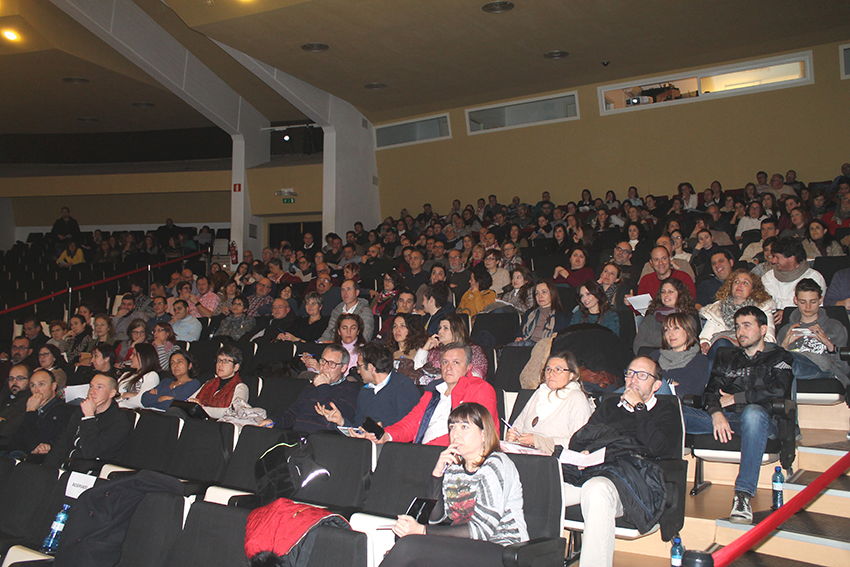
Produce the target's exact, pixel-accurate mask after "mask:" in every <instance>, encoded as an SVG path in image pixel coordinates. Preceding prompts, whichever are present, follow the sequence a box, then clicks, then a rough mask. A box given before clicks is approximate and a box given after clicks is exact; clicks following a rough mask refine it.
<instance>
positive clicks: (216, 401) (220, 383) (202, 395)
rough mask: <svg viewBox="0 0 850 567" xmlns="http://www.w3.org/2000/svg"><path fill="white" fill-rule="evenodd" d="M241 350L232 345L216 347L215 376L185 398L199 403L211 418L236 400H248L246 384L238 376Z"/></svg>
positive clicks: (219, 415) (217, 415) (222, 413)
mask: <svg viewBox="0 0 850 567" xmlns="http://www.w3.org/2000/svg"><path fill="white" fill-rule="evenodd" d="M241 367H242V351H241V350H239V349H238V348H237V347H235V346H233V345H224V346H222V347H221V348H220V349H218V353H217V354H216V359H215V378H213V379H212V380H207V381H206V382H205V383H204V385H203V386H201V387H200V389H198V390H197V391H195V393H194V394H192V395H191V396H189V398H188V399H187V400H186V401H188V402H193V403H196V404H199V405H201V406H202V407H203V408H204V411H205V412H207V415H209V416H210V417H211V418H213V419H219V418H220V417H222V416H223V415H224V412H225V411H227V408H229V407H230V405H231V404H232V403H233V402H234V401H236V400H242V401H243V402H246V403H247V402H248V394H249V392H248V386H246V385H245V384H244V383H243V382H242V379H241V378H240V377H239V370H240V368H241Z"/></svg>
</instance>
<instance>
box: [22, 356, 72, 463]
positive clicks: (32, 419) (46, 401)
mask: <svg viewBox="0 0 850 567" xmlns="http://www.w3.org/2000/svg"><path fill="white" fill-rule="evenodd" d="M30 391H31V392H32V394H31V395H30V397H29V399H28V400H27V412H26V414H25V415H24V420H23V422H22V423H21V426H20V427H19V428H18V431H17V433H15V435H14V437H12V440H11V441H10V442H9V446H8V447H7V448H6V449H7V450H8V451H9V454H10V455H9V456H11V457H15V458H18V457H20V456H23V455H26V454H29V453H32V454H34V455H46V454H47V453H49V452H50V447H51V446H52V445H53V444H54V443H56V440H57V439H59V436H60V435H61V434H62V432H63V431H65V426H66V425H67V423H68V418H70V417H71V410H72V408H71V407H70V406H68V405H66V404H65V402H64V401H63V400H62V398H60V397H58V396H57V395H56V377H55V376H54V375H53V373H52V372H49V371H47V370H41V369H39V370H36V371H35V372H33V374H32V376H31V377H30Z"/></svg>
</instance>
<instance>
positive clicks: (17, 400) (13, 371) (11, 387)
mask: <svg viewBox="0 0 850 567" xmlns="http://www.w3.org/2000/svg"><path fill="white" fill-rule="evenodd" d="M29 397H30V369H29V367H28V366H26V365H24V364H16V365H15V366H13V367H12V368H10V369H9V375H8V377H7V378H6V387H5V388H3V390H2V391H0V449H2V448H4V447H6V446H7V445H8V444H9V441H11V439H12V437H13V436H14V435H15V433H16V432H17V431H18V428H19V427H20V426H21V423H22V422H23V421H24V414H25V413H26V411H27V400H28V399H29Z"/></svg>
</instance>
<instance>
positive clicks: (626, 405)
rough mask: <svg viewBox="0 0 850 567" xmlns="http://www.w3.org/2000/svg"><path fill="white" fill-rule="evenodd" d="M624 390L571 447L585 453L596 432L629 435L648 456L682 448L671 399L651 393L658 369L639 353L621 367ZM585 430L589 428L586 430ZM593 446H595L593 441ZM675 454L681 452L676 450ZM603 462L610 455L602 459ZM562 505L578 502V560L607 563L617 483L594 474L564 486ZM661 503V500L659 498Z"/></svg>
mask: <svg viewBox="0 0 850 567" xmlns="http://www.w3.org/2000/svg"><path fill="white" fill-rule="evenodd" d="M625 378H626V389H625V391H624V392H623V395H622V396H620V398H619V399H617V398H608V399H607V400H604V401H603V402H602V403H601V404H600V405H599V407H597V408H596V411H594V412H593V414H591V416H590V419H589V420H588V422H587V424H585V426H584V427H582V428H581V429H579V430H578V431H576V433H575V434H574V435H573V437H572V440H571V441H570V449H571V450H573V451H582V452H588V451H587V448H588V446H589V445H588V444H587V443H586V442H585V441H586V440H588V439H590V438H593V441H594V443H596V444H598V443H603V442H604V437H603V436H601V435H602V433H601V432H605V431H607V432H608V434H609V436H610V437H611V439H614V438H616V439H622V438H624V437H628V438H631V439H633V440H634V441H636V442H637V445H638V446H640V448H641V450H640V454H642V455H644V456H646V457H650V458H658V457H668V456H673V454H674V453H677V451H681V446H682V435H683V432H682V425H681V423H682V422H681V417H680V415H679V412H678V411H676V407H675V405H673V404H659V403H658V399H657V398H656V397H655V392H656V391H658V388H660V387H661V380H662V377H661V368H660V367H659V366H658V364H657V363H656V362H655V361H654V360H652V359H651V358H647V357H642V356H639V357H637V358H635V359H634V360H632V361H631V363H630V364H629V366H628V369H627V370H626V372H625ZM588 430H595V431H594V432H593V433H590V434H585V432H586V431H588ZM594 448H595V445H594ZM679 456H681V455H680V454H679ZM605 462H606V464H608V463H609V462H610V459H608V458H606V461H605ZM564 498H565V504H566V505H567V506H572V505H574V504H578V503H581V513H582V516H583V518H584V542H583V545H582V550H581V565H594V566H597V565H602V566H609V567H610V566H611V565H612V563H613V561H614V526H615V522H616V518H619V517H620V516H622V515H623V513H624V509H623V501H624V499H623V498H621V496H620V494H619V491H618V490H617V487H616V485H615V484H614V483H613V482H612V481H611V480H609V479H608V478H607V477H605V476H595V477H593V478H591V479H590V480H588V481H586V482H585V483H584V484H582V486H581V487H578V486H573V485H571V484H565V485H564ZM661 505H662V506H663V503H661Z"/></svg>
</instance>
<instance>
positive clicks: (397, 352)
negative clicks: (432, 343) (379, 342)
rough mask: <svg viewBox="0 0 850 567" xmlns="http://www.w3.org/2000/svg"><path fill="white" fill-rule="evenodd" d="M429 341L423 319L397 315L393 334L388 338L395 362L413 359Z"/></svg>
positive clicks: (405, 314) (394, 320)
mask: <svg viewBox="0 0 850 567" xmlns="http://www.w3.org/2000/svg"><path fill="white" fill-rule="evenodd" d="M427 340H428V336H427V335H426V334H425V328H424V327H423V326H422V317H420V316H418V315H413V314H410V313H398V314H397V315H395V317H394V318H393V326H392V334H391V335H390V336H389V337H388V338H387V346H388V347H390V349H391V350H392V351H393V359H394V360H399V359H401V358H410V359H413V358H414V357H415V356H416V353H417V352H418V351H419V349H421V348H422V347H423V346H425V342H426V341H427Z"/></svg>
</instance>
